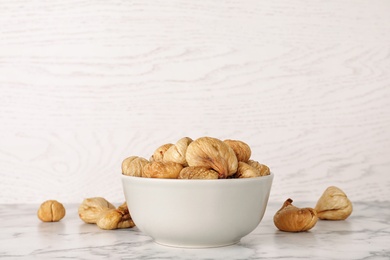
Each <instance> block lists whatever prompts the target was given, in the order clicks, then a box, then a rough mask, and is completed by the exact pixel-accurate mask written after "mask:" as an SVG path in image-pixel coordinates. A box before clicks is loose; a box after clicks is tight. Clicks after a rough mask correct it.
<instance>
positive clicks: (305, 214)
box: [274, 199, 318, 232]
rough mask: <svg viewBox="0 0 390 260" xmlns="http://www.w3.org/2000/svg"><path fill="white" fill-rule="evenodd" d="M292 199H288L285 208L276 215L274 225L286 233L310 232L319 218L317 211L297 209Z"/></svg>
mask: <svg viewBox="0 0 390 260" xmlns="http://www.w3.org/2000/svg"><path fill="white" fill-rule="evenodd" d="M292 202H293V200H292V199H287V200H286V201H285V202H284V204H283V206H282V207H281V208H280V209H279V210H278V211H277V212H276V214H275V215H274V224H275V226H276V227H277V228H278V229H279V230H281V231H286V232H301V231H308V230H310V229H311V228H313V227H314V226H315V224H316V223H317V220H318V217H317V213H316V211H315V209H312V208H297V207H295V206H293V205H292V204H291V203H292Z"/></svg>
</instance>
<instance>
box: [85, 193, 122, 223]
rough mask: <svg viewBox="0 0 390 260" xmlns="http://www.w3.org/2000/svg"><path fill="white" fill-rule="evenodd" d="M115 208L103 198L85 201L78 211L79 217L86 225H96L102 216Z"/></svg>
mask: <svg viewBox="0 0 390 260" xmlns="http://www.w3.org/2000/svg"><path fill="white" fill-rule="evenodd" d="M110 209H115V206H114V205H112V204H111V203H110V202H108V201H107V200H106V199H104V198H102V197H94V198H88V199H84V201H83V202H82V203H81V205H80V206H79V209H78V213H79V217H80V218H81V220H83V221H84V222H85V223H90V224H95V223H96V222H97V221H98V219H99V218H100V216H101V214H102V213H103V212H105V211H108V210H110Z"/></svg>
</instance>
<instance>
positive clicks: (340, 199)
mask: <svg viewBox="0 0 390 260" xmlns="http://www.w3.org/2000/svg"><path fill="white" fill-rule="evenodd" d="M352 208H353V207H352V202H351V201H350V200H349V199H348V197H347V195H346V194H345V193H344V192H343V191H342V190H341V189H339V188H337V187H335V186H330V187H328V188H327V189H326V190H325V191H324V193H323V194H322V196H321V197H320V198H319V200H318V202H317V204H316V206H315V209H316V211H317V214H318V217H319V218H320V219H327V220H344V219H346V218H348V217H349V216H350V215H351V214H352Z"/></svg>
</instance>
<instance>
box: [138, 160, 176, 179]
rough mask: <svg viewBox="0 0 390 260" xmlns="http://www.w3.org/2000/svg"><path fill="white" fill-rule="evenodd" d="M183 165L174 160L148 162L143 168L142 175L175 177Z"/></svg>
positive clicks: (163, 177) (148, 176)
mask: <svg viewBox="0 0 390 260" xmlns="http://www.w3.org/2000/svg"><path fill="white" fill-rule="evenodd" d="M182 169H183V165H181V164H180V163H175V162H150V163H148V164H146V165H145V166H144V168H143V175H142V177H146V178H162V179H177V177H179V174H180V171H181V170H182Z"/></svg>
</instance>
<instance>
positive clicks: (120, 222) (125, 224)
mask: <svg viewBox="0 0 390 260" xmlns="http://www.w3.org/2000/svg"><path fill="white" fill-rule="evenodd" d="M96 225H97V226H98V227H99V228H101V229H107V230H112V229H117V228H131V227H134V226H135V224H134V222H133V220H132V219H131V216H130V213H129V211H128V209H127V204H126V203H124V204H122V205H121V206H119V207H118V209H110V210H108V211H105V212H103V213H102V214H101V215H100V217H99V219H98V220H97V222H96Z"/></svg>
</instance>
